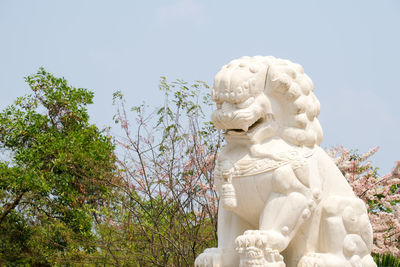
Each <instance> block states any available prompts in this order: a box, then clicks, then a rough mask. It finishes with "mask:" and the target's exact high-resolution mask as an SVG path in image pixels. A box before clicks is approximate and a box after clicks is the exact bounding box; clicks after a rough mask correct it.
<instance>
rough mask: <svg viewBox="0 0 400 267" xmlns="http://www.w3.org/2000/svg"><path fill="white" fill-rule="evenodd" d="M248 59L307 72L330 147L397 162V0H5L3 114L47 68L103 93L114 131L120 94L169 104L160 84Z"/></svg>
mask: <svg viewBox="0 0 400 267" xmlns="http://www.w3.org/2000/svg"><path fill="white" fill-rule="evenodd" d="M244 55H248V56H253V55H273V56H276V57H280V58H286V59H290V60H292V61H294V62H296V63H300V64H301V65H303V67H304V69H305V71H306V73H307V74H308V75H309V76H310V77H311V79H312V80H313V81H314V84H315V94H316V95H317V97H318V98H319V100H320V102H321V115H320V121H321V124H322V127H323V129H324V142H323V143H322V145H323V147H330V146H333V145H337V144H342V145H345V146H346V147H348V148H358V149H359V150H360V151H366V150H368V149H369V148H371V147H373V146H376V145H379V146H380V151H379V152H378V153H377V154H376V156H374V158H373V162H374V163H375V164H376V165H377V166H379V167H381V169H382V171H381V173H384V172H387V171H389V170H390V169H391V167H392V166H393V163H394V162H395V161H396V160H399V159H400V153H399V150H400V111H399V105H400V101H399V100H400V85H399V82H398V81H397V78H399V76H400V75H399V71H400V67H399V64H400V0H379V1H378V0H375V1H367V0H359V1H356V0H352V1H349V0H341V1H338V0H335V1H321V0H315V1H308V0H303V1H294V0H293V1H266V0H264V1H261V0H259V1H216V0H215V1H211V0H208V1H200V0H165V1H144V0H143V1H133V0H132V1H118V0H114V1H100V0H93V1H89V0H80V1H72V0H68V1H55V0H48V1H41V0H35V1H32V0H26V1H19V0H0V92H1V97H0V108H4V107H5V106H6V105H8V104H10V103H12V101H13V100H14V99H15V98H16V97H18V96H21V95H23V94H26V93H28V92H29V91H28V88H27V86H26V85H25V83H24V79H23V77H24V76H27V75H29V74H32V73H35V72H36V70H37V69H38V68H39V67H40V66H43V67H45V68H46V69H47V70H48V71H50V72H52V73H54V74H56V75H60V76H64V77H65V78H67V79H68V81H69V82H70V83H71V84H72V85H74V86H76V87H85V88H88V89H90V90H93V91H94V92H95V104H94V105H93V106H92V107H91V108H90V114H91V116H92V121H93V122H95V123H97V124H98V125H99V126H107V125H112V116H113V114H114V111H115V110H114V108H113V107H112V105H111V103H112V93H113V92H114V91H115V90H117V89H118V90H122V92H123V93H124V94H125V96H126V97H127V100H128V104H130V105H137V104H139V103H141V102H142V101H143V100H145V101H146V102H148V103H149V104H150V105H156V104H160V103H162V96H161V95H160V93H159V92H158V89H157V85H158V81H159V77H160V76H162V75H164V76H166V77H167V78H168V79H169V80H174V79H176V78H181V79H184V80H187V81H192V80H204V81H206V82H207V83H209V84H211V83H212V80H213V77H214V75H215V74H216V72H217V71H218V69H219V68H220V67H221V66H222V65H224V64H226V63H228V62H229V61H230V60H232V59H234V58H237V57H241V56H244Z"/></svg>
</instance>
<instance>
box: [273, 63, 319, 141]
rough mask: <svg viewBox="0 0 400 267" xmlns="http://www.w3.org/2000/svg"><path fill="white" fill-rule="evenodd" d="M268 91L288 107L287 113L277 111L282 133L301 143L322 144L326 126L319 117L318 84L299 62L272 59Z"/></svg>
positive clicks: (290, 139) (283, 135)
mask: <svg viewBox="0 0 400 267" xmlns="http://www.w3.org/2000/svg"><path fill="white" fill-rule="evenodd" d="M267 62H268V65H269V66H268V72H267V77H266V83H265V84H266V86H265V91H266V93H267V95H268V96H269V97H271V98H273V99H275V100H276V101H277V102H278V103H279V104H280V106H282V107H283V106H284V107H285V109H284V110H283V111H282V113H284V114H279V111H278V112H277V113H278V114H274V115H275V117H277V121H278V122H279V123H280V126H281V131H280V136H281V137H282V139H284V140H285V141H287V142H289V143H292V144H295V145H297V146H302V145H305V146H309V147H313V146H314V145H320V144H321V142H322V136H323V135H322V128H321V125H320V123H319V121H318V119H317V117H318V115H319V112H320V103H319V101H318V99H317V98H316V96H315V95H314V92H313V91H314V85H313V82H312V81H311V79H310V78H309V77H308V76H307V74H305V73H304V70H303V68H302V67H301V66H300V65H299V64H295V63H292V62H291V61H289V60H283V59H277V58H273V59H271V58H270V57H269V58H268V61H267Z"/></svg>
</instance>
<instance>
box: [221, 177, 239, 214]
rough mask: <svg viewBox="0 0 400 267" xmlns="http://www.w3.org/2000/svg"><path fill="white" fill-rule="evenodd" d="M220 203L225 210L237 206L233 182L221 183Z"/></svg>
mask: <svg viewBox="0 0 400 267" xmlns="http://www.w3.org/2000/svg"><path fill="white" fill-rule="evenodd" d="M221 200H222V205H223V207H224V208H225V209H227V210H233V209H234V208H236V207H237V199H236V192H235V188H234V187H233V184H231V183H229V182H228V183H224V184H222V197H221Z"/></svg>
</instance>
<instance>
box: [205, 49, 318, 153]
mask: <svg viewBox="0 0 400 267" xmlns="http://www.w3.org/2000/svg"><path fill="white" fill-rule="evenodd" d="M313 90H314V85H313V83H312V81H311V79H310V78H309V77H308V76H307V75H306V74H305V73H304V70H303V68H302V67H301V66H300V65H299V64H296V63H292V62H290V61H289V60H283V59H278V58H275V57H272V56H268V57H263V56H255V57H242V58H240V59H236V60H233V61H231V62H230V63H229V64H227V65H225V66H223V67H222V68H221V70H220V71H219V72H218V74H217V75H216V76H215V80H214V86H213V89H212V99H213V100H214V101H215V103H216V105H217V109H216V110H215V111H214V112H213V113H212V115H211V120H212V122H213V123H214V125H215V126H216V127H217V128H218V129H221V130H224V134H225V138H226V140H227V142H228V143H242V144H246V143H253V144H260V143H263V142H265V141H267V140H268V139H271V138H273V137H280V138H282V139H283V140H285V141H286V142H288V143H290V144H292V145H296V146H307V147H313V146H314V145H319V144H320V143H321V141H322V129H321V126H320V123H319V121H318V119H317V116H318V115H319V111H320V104H319V101H318V100H317V98H316V97H315V95H314V93H313Z"/></svg>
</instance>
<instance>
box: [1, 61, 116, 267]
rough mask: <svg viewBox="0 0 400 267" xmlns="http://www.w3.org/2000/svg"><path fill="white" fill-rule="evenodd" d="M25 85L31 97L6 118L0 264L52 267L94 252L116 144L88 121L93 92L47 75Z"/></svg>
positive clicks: (12, 108)
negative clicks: (80, 253) (81, 253)
mask: <svg viewBox="0 0 400 267" xmlns="http://www.w3.org/2000/svg"><path fill="white" fill-rule="evenodd" d="M26 82H27V83H28V84H29V87H30V89H31V90H32V94H30V95H27V96H24V97H20V98H18V99H17V100H16V101H15V102H14V104H13V105H10V106H9V107H7V108H6V109H5V110H3V111H2V112H1V113H0V147H1V148H2V150H3V151H4V152H6V154H7V155H8V156H7V157H6V158H5V159H4V160H3V161H1V162H0V203H1V205H0V206H1V208H0V232H1V233H2V234H1V235H0V263H1V262H14V263H15V264H16V265H18V264H22V263H28V264H33V265H35V264H40V265H51V264H52V262H54V261H55V260H56V259H58V258H62V257H64V256H66V255H69V254H70V253H73V252H74V251H75V252H78V251H79V250H82V248H83V250H93V249H95V247H94V246H89V245H88V244H89V243H88V242H87V240H89V239H92V238H93V232H92V227H93V223H92V215H93V214H96V212H97V209H98V207H99V206H101V205H102V202H103V201H104V200H105V199H107V195H108V194H109V193H110V187H109V186H108V185H107V184H108V183H109V181H110V179H112V176H113V172H114V170H115V168H114V163H115V156H114V145H113V143H112V142H111V139H110V137H108V136H107V135H106V134H105V132H104V131H103V130H100V129H98V128H97V127H96V126H95V125H93V124H90V122H89V115H88V112H87V109H86V106H87V105H88V104H91V103H92V102H93V93H92V92H90V91H88V90H86V89H83V88H74V87H72V86H70V85H68V83H67V81H66V80H65V79H64V78H56V77H54V76H53V75H51V74H49V73H47V72H46V71H45V70H44V69H42V68H41V69H40V70H39V71H38V72H37V74H35V75H32V76H28V77H26ZM69 256H70V255H69ZM0 265H1V264H0Z"/></svg>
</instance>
